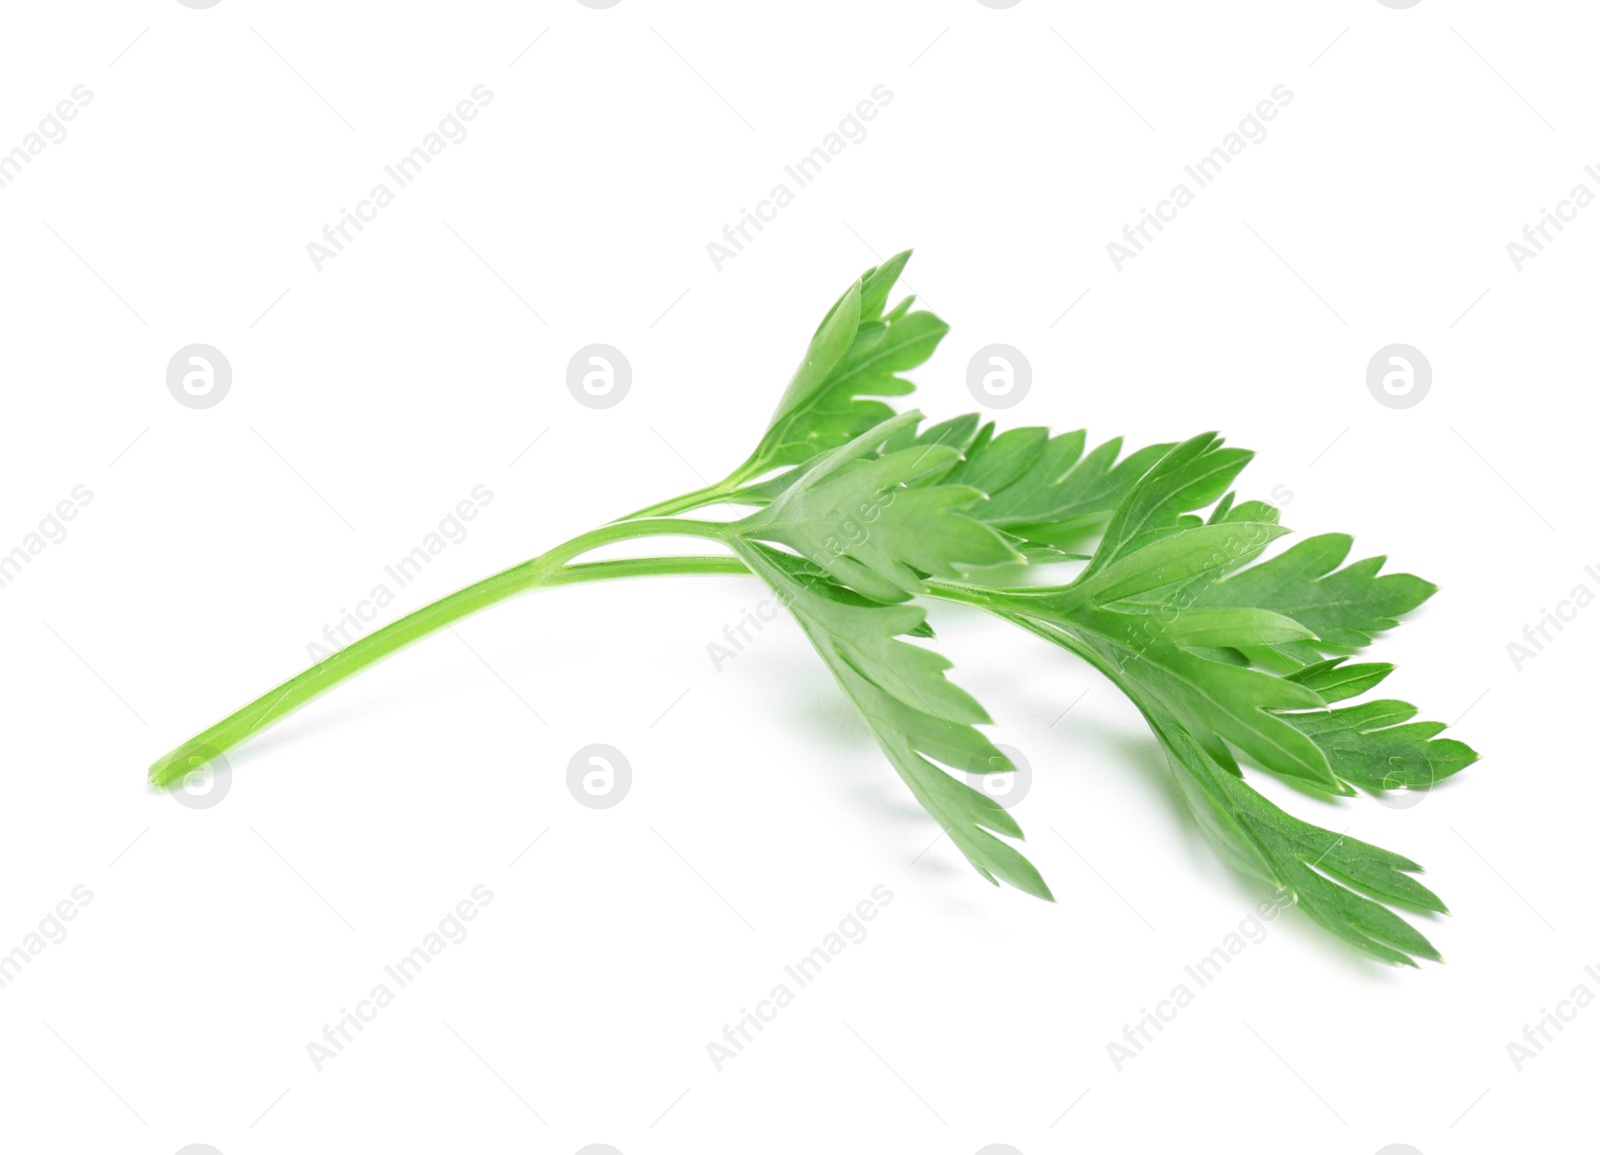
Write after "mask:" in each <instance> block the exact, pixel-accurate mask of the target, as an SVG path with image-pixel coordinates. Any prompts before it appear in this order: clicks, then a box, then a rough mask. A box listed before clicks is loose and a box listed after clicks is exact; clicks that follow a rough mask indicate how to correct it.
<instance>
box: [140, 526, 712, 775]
mask: <svg viewBox="0 0 1600 1155" xmlns="http://www.w3.org/2000/svg"><path fill="white" fill-rule="evenodd" d="M725 532H726V531H725V527H723V526H720V525H717V524H716V523H715V522H701V521H690V520H685V519H667V518H649V519H640V520H636V521H629V522H620V523H615V524H612V525H606V526H601V527H600V528H599V529H596V530H593V531H591V532H589V533H586V534H581V535H580V536H578V537H575V538H573V539H572V540H571V541H568V542H565V543H563V544H562V545H558V546H556V547H555V548H554V549H552V550H550V551H549V552H548V553H545V554H542V555H540V556H539V557H536V558H533V559H531V560H529V561H525V562H522V563H521V564H519V565H515V566H512V567H511V568H510V569H507V570H502V571H501V572H500V573H497V574H494V575H492V576H490V577H487V578H484V579H483V580H482V581H480V582H476V583H474V584H472V585H470V586H467V587H466V588H465V589H461V590H457V591H456V592H455V593H453V594H449V595H447V596H446V597H442V598H440V599H439V600H438V601H435V602H432V603H430V604H429V605H426V606H423V607H422V608H421V609H419V610H414V611H413V612H411V613H409V614H407V615H406V616H405V617H403V618H400V619H399V620H398V621H395V622H391V623H390V624H389V625H386V626H384V627H382V628H381V629H378V630H375V631H373V632H372V633H370V634H368V635H366V636H365V637H363V638H359V639H357V640H356V641H354V642H352V643H350V645H348V646H346V647H345V648H344V649H342V650H340V651H338V652H337V653H335V654H332V655H330V656H329V657H327V658H324V659H323V660H322V661H321V662H318V663H317V664H316V665H314V666H312V667H310V668H309V669H307V670H303V671H302V672H300V673H299V674H296V675H295V676H294V677H292V678H290V679H289V680H288V681H287V682H284V683H283V684H282V685H280V686H277V687H275V688H274V689H272V690H269V691H267V693H265V694H263V695H261V697H259V698H257V699H256V700H255V701H253V702H250V703H249V704H248V705H245V706H243V707H241V708H240V709H238V710H236V711H234V712H233V713H232V714H229V715H228V716H227V717H226V718H224V719H222V721H220V722H218V723H217V724H216V725H214V726H212V727H210V728H209V729H207V730H203V731H201V732H200V733H199V734H196V735H195V736H194V737H193V738H190V739H189V740H188V741H187V742H185V743H183V745H181V746H179V747H178V748H177V749H175V750H173V751H171V752H170V753H168V754H166V755H164V756H162V757H161V758H159V759H157V760H156V762H155V763H154V764H153V765H152V766H151V767H150V781H151V782H153V783H154V784H155V785H157V786H171V785H173V784H174V783H176V782H178V781H179V780H180V779H182V778H183V776H184V775H185V774H187V773H189V771H191V770H193V769H195V768H197V767H199V766H202V765H204V764H205V763H206V762H208V761H210V760H211V759H212V758H215V757H217V756H218V755H219V754H223V753H225V752H227V751H228V750H231V749H233V748H234V747H236V746H238V745H239V744H240V743H241V742H244V741H246V740H247V739H249V738H251V737H253V736H254V735H256V734H258V733H260V732H261V731H262V730H265V729H266V728H267V727H268V726H271V725H272V724H273V723H275V722H277V721H278V720H279V719H281V718H283V717H284V716H286V715H287V714H290V713H292V712H293V711H295V710H297V709H299V708H300V707H301V706H303V705H305V704H306V703H307V702H309V701H311V700H312V699H313V698H316V697H317V696H319V695H321V694H323V693H326V692H327V691H328V690H330V689H332V688H333V687H334V686H337V685H338V684H339V683H340V682H342V681H344V680H345V679H346V678H349V677H351V676H352V675H354V674H356V673H358V672H359V671H361V670H364V669H366V668H367V667H368V666H370V665H372V664H373V663H374V662H377V661H379V660H381V659H383V658H386V657H388V656H389V655H390V654H392V653H394V652H395V651H396V650H398V649H401V648H402V647H405V646H408V645H410V644H411V643H412V642H414V641H417V640H418V639H419V638H423V637H426V636H427V635H429V634H431V633H434V632H435V631H437V630H440V629H443V628H444V627H445V626H448V625H451V624H453V623H455V622H458V621H460V620H461V619H462V618H464V617H467V616H468V615H469V614H474V613H477V612H478V611H479V610H481V609H483V608H485V607H486V606H491V605H494V604H495V603H496V602H500V601H504V600H505V599H506V598H509V597H512V596H514V595H516V594H519V593H524V592H526V591H528V590H532V589H542V588H545V587H551V586H561V585H572V584H574V583H576V582H582V581H596V580H601V579H604V578H611V577H630V576H644V575H652V574H679V573H737V572H740V571H742V570H743V569H744V567H743V565H741V564H740V563H739V562H738V561H737V560H736V559H733V558H689V557H666V558H629V559H624V560H618V561H602V562H589V563H582V564H577V565H567V564H566V563H567V562H568V561H569V560H570V559H572V558H574V557H577V556H579V555H580V554H585V553H588V552H589V551H590V550H593V549H597V548H599V547H600V546H603V545H610V544H611V543H613V542H618V541H625V540H628V539H630V538H638V537H648V536H653V535H662V534H677V535H684V536H692V537H704V538H709V539H711V540H713V541H720V540H722V538H723V537H724V535H725Z"/></svg>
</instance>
